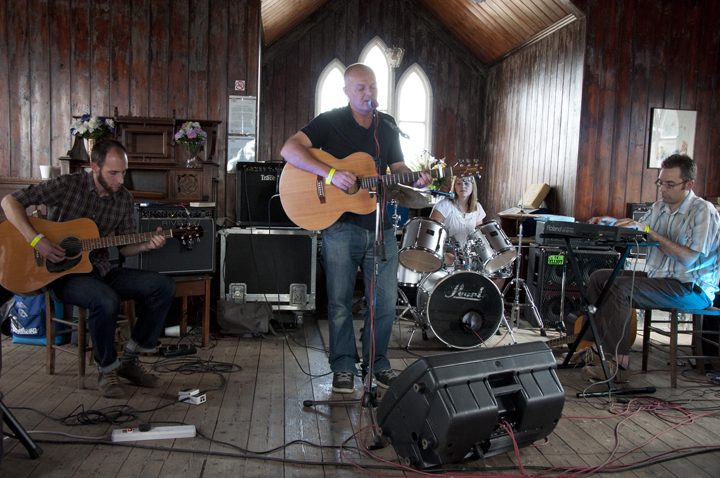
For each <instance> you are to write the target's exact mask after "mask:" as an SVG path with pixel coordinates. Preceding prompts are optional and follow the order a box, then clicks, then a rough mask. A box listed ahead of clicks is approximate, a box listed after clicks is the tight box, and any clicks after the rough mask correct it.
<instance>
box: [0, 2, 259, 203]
mask: <svg viewBox="0 0 720 478" xmlns="http://www.w3.org/2000/svg"><path fill="white" fill-rule="evenodd" d="M259 22H260V0H212V1H211V0H176V1H173V2H167V1H166V0H112V1H111V0H73V1H70V0H28V1H7V0H0V85H2V88H0V158H1V160H0V176H12V177H39V176H40V174H39V170H38V166H39V165H41V164H43V165H45V164H53V165H55V166H57V165H58V163H57V162H56V161H57V158H58V157H60V156H64V155H65V153H66V152H67V151H68V150H69V149H70V148H71V146H72V144H71V137H70V124H71V122H72V117H73V116H80V115H83V114H85V113H91V114H96V115H99V116H110V115H112V114H113V110H114V108H115V107H117V108H118V111H119V114H120V115H135V116H172V115H173V110H174V111H175V114H176V115H177V117H188V118H194V119H214V120H221V121H222V122H223V124H222V125H221V126H220V129H219V134H218V142H217V151H216V160H217V161H218V162H219V165H220V166H219V172H218V176H219V177H218V180H219V184H218V197H219V198H224V197H225V177H226V174H225V162H226V154H225V149H226V144H225V143H226V123H227V103H228V94H246V95H249V96H256V95H257V91H258V89H257V87H258V85H257V76H258V73H257V72H258V56H257V52H258V49H259V42H258V38H259ZM235 80H245V81H246V84H247V86H246V91H245V92H244V93H242V92H241V93H235V92H234V91H233V90H232V87H233V85H234V81H235ZM232 194H233V196H234V190H233V191H232ZM232 203H233V202H232V201H230V204H232ZM222 205H223V201H222V199H221V200H220V204H219V206H220V209H219V210H218V215H219V216H223V215H224V211H223V210H222Z"/></svg>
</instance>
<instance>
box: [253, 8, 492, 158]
mask: <svg viewBox="0 0 720 478" xmlns="http://www.w3.org/2000/svg"><path fill="white" fill-rule="evenodd" d="M293 35H295V36H294V37H293V41H283V39H281V41H279V42H277V43H275V44H274V45H271V46H270V47H269V48H267V51H265V52H264V53H263V65H262V75H263V89H262V94H261V111H263V114H262V115H261V119H260V124H261V132H260V138H261V140H260V152H259V154H260V157H261V159H262V160H263V161H282V158H281V156H280V149H281V148H282V145H283V143H284V142H285V140H287V139H288V138H289V137H290V136H292V135H293V134H295V133H296V132H297V131H298V130H299V129H300V128H301V127H302V126H304V125H305V124H306V123H307V122H308V121H310V120H311V119H312V118H313V117H314V116H315V111H314V109H315V87H316V85H317V81H318V78H319V76H320V73H321V72H322V70H323V68H325V66H326V65H327V64H328V63H330V62H331V61H332V60H333V59H335V58H337V59H338V60H340V61H341V62H342V63H343V64H344V65H345V66H347V65H350V64H352V63H355V62H357V61H358V57H359V55H360V53H361V51H362V49H363V48H364V47H365V45H367V43H368V42H369V41H370V40H372V39H373V38H374V37H375V36H379V37H380V38H381V39H382V40H383V41H384V42H385V43H386V44H387V45H388V46H392V45H397V46H401V47H403V48H405V49H406V51H405V56H404V58H403V60H402V65H401V66H400V68H398V69H397V70H396V72H395V80H396V82H397V80H399V79H400V77H401V76H402V74H403V72H404V71H405V70H406V69H407V68H408V67H410V66H411V65H413V63H417V64H418V65H419V66H420V67H422V68H423V70H424V71H425V74H426V75H427V76H428V78H429V79H430V82H431V84H432V85H433V95H434V98H433V105H434V115H435V121H434V125H433V150H432V153H433V154H434V155H435V156H436V157H438V158H447V160H448V163H453V162H454V161H455V159H457V158H462V159H465V158H477V157H479V154H480V151H481V141H482V125H483V121H482V119H481V115H482V111H483V102H484V92H485V78H484V74H483V73H484V69H483V68H482V65H480V68H476V67H475V65H478V64H479V63H478V62H477V60H476V59H474V58H472V61H471V62H468V61H466V60H467V59H469V58H471V56H472V55H471V54H470V53H469V52H468V51H467V50H466V49H464V47H462V48H460V47H458V44H456V43H453V42H452V41H448V39H449V38H450V33H449V32H448V30H447V29H446V28H445V27H443V26H442V25H440V24H439V22H437V21H436V20H434V19H432V18H429V14H427V11H426V10H425V8H424V7H422V6H421V5H420V4H419V3H417V2H416V1H413V0H388V1H384V2H378V1H376V0H346V1H342V2H341V1H337V2H332V3H328V4H327V5H326V6H324V7H323V8H322V9H321V11H319V12H316V14H313V15H311V16H310V17H309V18H308V19H307V20H305V21H304V22H303V23H302V24H300V25H299V26H298V27H296V28H295V29H294V30H293V31H291V32H290V33H288V34H287V35H286V36H288V37H292V36H293Z"/></svg>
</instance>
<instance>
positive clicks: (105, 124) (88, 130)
mask: <svg viewBox="0 0 720 478" xmlns="http://www.w3.org/2000/svg"><path fill="white" fill-rule="evenodd" d="M108 133H115V122H114V121H113V120H111V119H110V118H101V117H99V116H90V115H88V114H86V115H82V117H81V118H80V119H79V120H77V121H75V122H74V123H73V124H72V125H70V134H72V135H73V136H79V137H81V138H83V140H84V141H85V149H87V152H88V156H90V158H91V160H92V156H91V154H92V148H93V146H94V145H95V142H96V141H97V140H98V139H100V138H102V137H103V136H105V135H106V134H108Z"/></svg>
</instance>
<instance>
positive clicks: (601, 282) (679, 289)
mask: <svg viewBox="0 0 720 478" xmlns="http://www.w3.org/2000/svg"><path fill="white" fill-rule="evenodd" d="M611 274H612V270H611V269H599V270H597V271H595V272H593V273H592V275H591V276H590V280H589V281H588V288H587V294H588V301H589V302H590V303H591V304H595V303H596V302H597V300H598V298H599V297H600V293H601V292H602V290H603V288H604V287H605V283H606V282H607V281H608V279H609V278H610V275H611ZM631 297H632V304H631V303H630V298H631ZM596 305H597V304H596ZM711 305H712V302H711V301H710V299H709V298H708V296H707V295H705V293H704V292H703V291H702V290H700V288H699V287H697V286H695V287H693V285H692V284H687V283H682V282H680V281H678V280H677V279H669V278H664V279H653V278H650V277H648V276H647V273H646V272H639V271H638V272H635V276H634V278H633V271H631V270H622V271H620V273H619V274H618V276H617V277H616V278H615V281H614V282H613V284H612V286H611V287H610V290H609V291H608V294H607V296H606V297H605V301H604V302H603V305H602V306H601V307H599V308H598V311H597V313H596V314H595V316H594V317H595V325H596V326H597V328H598V334H600V343H601V344H602V346H603V348H604V349H605V350H604V352H605V353H611V354H613V355H615V349H616V348H617V353H618V355H628V354H629V353H630V324H629V323H628V324H626V321H627V319H628V318H629V317H630V309H631V307H635V308H638V309H704V308H706V307H709V306H711ZM585 338H587V339H590V340H591V339H592V336H591V335H590V336H589V337H588V336H587V335H586V336H585Z"/></svg>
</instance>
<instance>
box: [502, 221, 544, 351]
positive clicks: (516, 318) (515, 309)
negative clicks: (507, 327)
mask: <svg viewBox="0 0 720 478" xmlns="http://www.w3.org/2000/svg"><path fill="white" fill-rule="evenodd" d="M522 237H523V226H522V223H521V222H520V221H519V220H518V246H517V260H516V261H515V278H514V279H513V280H511V281H510V282H509V283H508V284H507V285H506V286H505V289H503V293H502V296H503V301H504V300H505V297H506V296H507V293H508V292H509V290H510V287H512V286H513V285H515V300H513V303H512V312H511V313H510V321H511V322H512V324H514V325H515V326H517V325H518V324H519V323H520V307H521V306H522V307H527V306H530V307H531V309H532V311H533V314H535V319H536V320H537V323H538V324H539V325H540V335H542V336H543V337H546V336H547V333H546V332H545V324H544V323H543V321H542V319H541V318H540V311H538V308H537V306H536V305H535V301H534V300H533V298H532V294H531V293H530V289H529V288H528V286H527V284H526V283H525V280H523V279H522V278H521V277H520V269H521V266H522ZM521 286H522V288H523V289H524V290H525V301H526V303H524V304H521V303H520V287H521ZM528 301H529V303H527V302H528ZM513 339H514V338H513Z"/></svg>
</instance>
